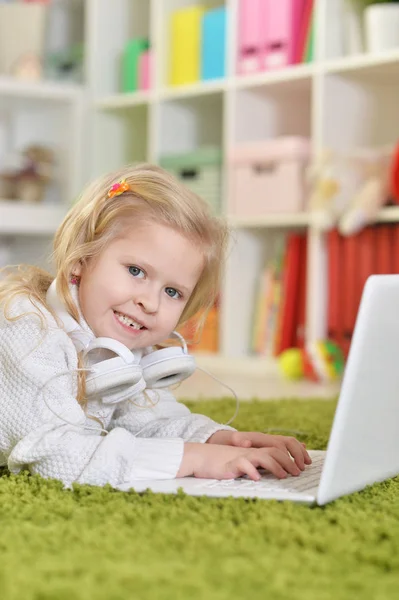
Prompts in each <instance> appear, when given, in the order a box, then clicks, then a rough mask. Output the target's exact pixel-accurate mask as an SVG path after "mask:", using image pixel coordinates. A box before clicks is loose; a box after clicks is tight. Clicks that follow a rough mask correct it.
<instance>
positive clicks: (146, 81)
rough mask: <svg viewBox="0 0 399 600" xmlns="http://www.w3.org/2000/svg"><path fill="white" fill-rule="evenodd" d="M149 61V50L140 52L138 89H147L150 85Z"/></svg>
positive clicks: (150, 59) (150, 58) (150, 60)
mask: <svg viewBox="0 0 399 600" xmlns="http://www.w3.org/2000/svg"><path fill="white" fill-rule="evenodd" d="M151 62H152V53H151V50H146V51H145V52H142V53H141V54H140V56H139V65H138V76H139V77H138V79H139V81H138V87H139V90H149V89H150V87H151Z"/></svg>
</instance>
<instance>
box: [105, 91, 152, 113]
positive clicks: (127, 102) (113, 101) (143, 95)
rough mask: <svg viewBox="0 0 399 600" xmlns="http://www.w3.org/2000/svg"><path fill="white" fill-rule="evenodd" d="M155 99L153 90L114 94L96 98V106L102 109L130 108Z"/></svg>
mask: <svg viewBox="0 0 399 600" xmlns="http://www.w3.org/2000/svg"><path fill="white" fill-rule="evenodd" d="M153 99H154V93H153V92H152V91H141V90H138V91H137V92H129V93H122V92H121V93H120V94H112V95H110V96H105V97H104V98H98V99H97V100H94V105H95V107H96V108H99V109H102V110H115V109H119V108H121V109H123V108H129V107H131V106H141V105H143V104H149V103H150V102H152V100H153Z"/></svg>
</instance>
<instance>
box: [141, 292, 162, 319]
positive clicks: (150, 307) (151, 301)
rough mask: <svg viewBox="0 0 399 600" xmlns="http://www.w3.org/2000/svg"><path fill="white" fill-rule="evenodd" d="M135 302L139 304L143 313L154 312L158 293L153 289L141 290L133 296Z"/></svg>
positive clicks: (157, 301)
mask: <svg viewBox="0 0 399 600" xmlns="http://www.w3.org/2000/svg"><path fill="white" fill-rule="evenodd" d="M135 304H136V305H137V306H139V307H140V308H141V309H142V310H143V311H144V312H145V313H148V314H153V313H156V312H157V310H158V307H159V295H158V294H157V293H156V292H155V291H150V290H147V291H146V292H145V293H144V291H142V292H141V293H140V294H138V295H137V296H136V298H135Z"/></svg>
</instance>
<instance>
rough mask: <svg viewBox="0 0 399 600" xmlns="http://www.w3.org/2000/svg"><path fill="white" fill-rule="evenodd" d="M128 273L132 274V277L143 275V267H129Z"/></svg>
mask: <svg viewBox="0 0 399 600" xmlns="http://www.w3.org/2000/svg"><path fill="white" fill-rule="evenodd" d="M129 273H130V275H133V277H144V271H143V269H139V267H134V266H132V267H129Z"/></svg>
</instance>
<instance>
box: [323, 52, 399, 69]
mask: <svg viewBox="0 0 399 600" xmlns="http://www.w3.org/2000/svg"><path fill="white" fill-rule="evenodd" d="M396 62H398V63H399V48H398V49H397V50H391V51H390V52H382V53H381V54H367V53H364V54H356V55H353V56H344V57H342V58H337V59H331V60H326V61H324V62H323V63H322V64H321V67H322V71H324V72H325V73H327V74H339V73H345V72H350V71H358V70H359V71H361V70H363V69H367V68H369V67H383V66H389V65H391V64H395V63H396Z"/></svg>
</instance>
